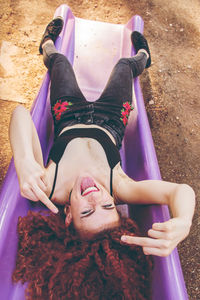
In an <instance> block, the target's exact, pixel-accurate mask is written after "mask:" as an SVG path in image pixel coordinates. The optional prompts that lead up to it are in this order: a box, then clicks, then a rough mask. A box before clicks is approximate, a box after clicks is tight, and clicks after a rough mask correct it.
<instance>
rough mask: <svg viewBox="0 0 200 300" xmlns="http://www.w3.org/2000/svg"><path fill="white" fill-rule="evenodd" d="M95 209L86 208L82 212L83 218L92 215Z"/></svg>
mask: <svg viewBox="0 0 200 300" xmlns="http://www.w3.org/2000/svg"><path fill="white" fill-rule="evenodd" d="M93 212H94V211H93V210H92V209H88V210H84V211H82V212H81V218H84V217H87V216H89V215H91V214H92V213H93Z"/></svg>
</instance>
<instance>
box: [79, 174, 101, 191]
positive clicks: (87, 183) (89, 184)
mask: <svg viewBox="0 0 200 300" xmlns="http://www.w3.org/2000/svg"><path fill="white" fill-rule="evenodd" d="M93 187H94V188H93ZM88 188H91V189H89V190H90V192H91V191H97V190H98V189H97V187H96V184H95V182H94V180H93V179H92V178H90V177H85V178H83V180H82V181H81V194H83V193H84V192H85V191H86V190H87V189H88ZM89 190H88V191H89Z"/></svg>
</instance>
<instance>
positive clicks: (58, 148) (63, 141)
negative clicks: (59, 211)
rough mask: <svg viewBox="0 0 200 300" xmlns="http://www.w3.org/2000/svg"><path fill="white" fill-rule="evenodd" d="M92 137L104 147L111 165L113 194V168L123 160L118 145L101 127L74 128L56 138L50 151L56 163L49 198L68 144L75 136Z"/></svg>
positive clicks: (50, 157)
mask: <svg viewBox="0 0 200 300" xmlns="http://www.w3.org/2000/svg"><path fill="white" fill-rule="evenodd" d="M80 137H82V138H92V139H95V140H96V141H98V142H99V143H100V144H101V146H102V147H103V149H104V151H105V154H106V157H107V160H108V164H109V166H110V194H111V196H112V173H113V168H114V167H115V166H116V165H117V163H118V162H120V161H121V157H120V153H119V150H118V148H117V147H116V145H115V144H114V143H113V142H112V140H111V139H110V137H109V136H108V135H107V134H106V133H105V132H104V131H103V130H101V129H98V128H73V129H69V130H67V131H65V132H63V133H62V134H61V135H60V136H58V137H57V139H56V140H55V142H54V144H53V146H52V148H51V150H50V153H49V159H52V160H53V161H54V162H55V163H56V170H55V177H54V182H53V187H52V191H51V194H50V196H49V199H51V197H52V195H53V192H54V189H55V185H56V179H57V173H58V164H59V161H60V160H61V158H62V156H63V153H64V151H65V149H66V147H67V145H68V143H69V142H71V141H72V140H73V139H75V138H80Z"/></svg>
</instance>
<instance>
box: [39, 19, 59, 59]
mask: <svg viewBox="0 0 200 300" xmlns="http://www.w3.org/2000/svg"><path fill="white" fill-rule="evenodd" d="M63 24H64V20H63V18H62V17H57V18H55V19H53V20H52V21H51V22H50V23H49V24H48V25H47V27H46V29H45V32H44V34H43V36H42V39H41V42H40V46H39V52H40V54H42V53H43V50H42V45H43V44H44V42H46V41H47V40H49V39H50V40H52V41H53V42H54V43H55V41H56V39H57V37H58V36H59V34H60V33H61V31H62V28H63Z"/></svg>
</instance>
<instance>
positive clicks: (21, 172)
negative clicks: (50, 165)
mask: <svg viewBox="0 0 200 300" xmlns="http://www.w3.org/2000/svg"><path fill="white" fill-rule="evenodd" d="M15 165H16V169H17V174H18V179H19V185H20V191H21V195H22V196H23V197H25V198H28V199H29V200H32V201H35V202H36V201H41V202H42V203H43V204H44V205H46V206H47V207H48V208H49V209H50V210H51V211H52V212H53V213H58V208H57V207H56V206H55V205H54V204H53V203H52V202H51V201H50V200H49V198H48V197H47V195H46V192H47V190H48V178H47V176H46V172H45V169H44V168H43V167H42V166H41V165H40V164H39V163H37V162H36V161H35V159H30V158H23V159H21V160H20V161H18V162H15Z"/></svg>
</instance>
